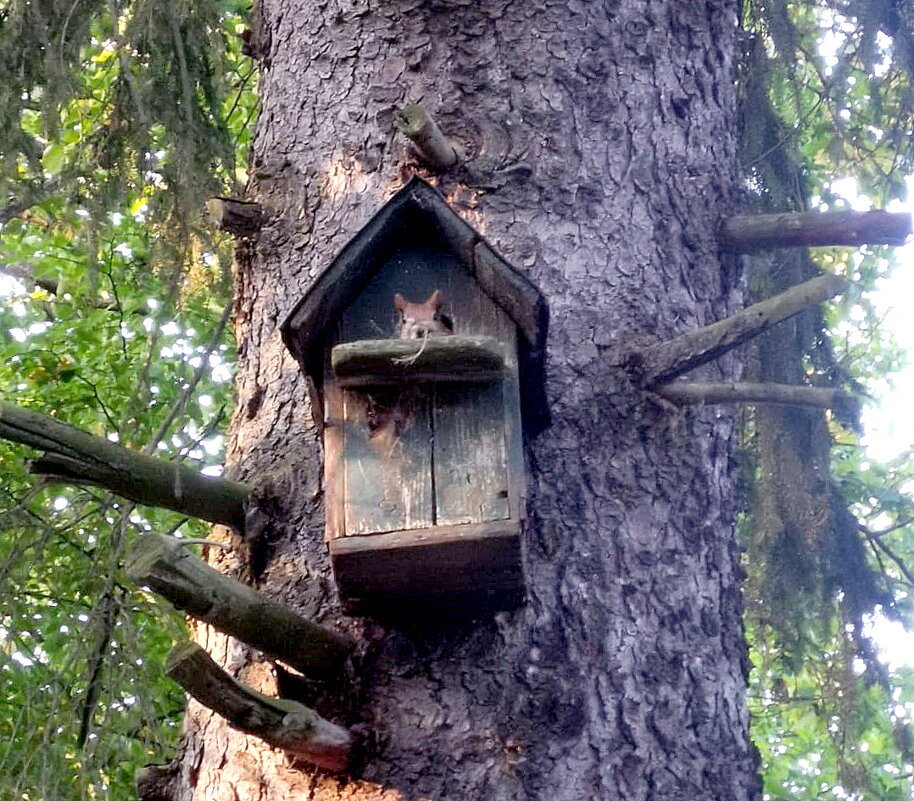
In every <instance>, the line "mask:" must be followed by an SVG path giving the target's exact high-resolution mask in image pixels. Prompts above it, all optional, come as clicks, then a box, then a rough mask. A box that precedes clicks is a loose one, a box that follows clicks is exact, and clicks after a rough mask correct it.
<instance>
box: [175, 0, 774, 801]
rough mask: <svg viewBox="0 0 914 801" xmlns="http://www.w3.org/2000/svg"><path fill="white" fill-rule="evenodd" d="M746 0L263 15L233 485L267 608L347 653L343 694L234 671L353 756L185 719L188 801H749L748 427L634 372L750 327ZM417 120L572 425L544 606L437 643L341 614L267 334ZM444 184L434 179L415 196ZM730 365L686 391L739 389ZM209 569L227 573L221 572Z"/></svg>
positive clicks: (402, 162) (295, 409)
mask: <svg viewBox="0 0 914 801" xmlns="http://www.w3.org/2000/svg"><path fill="white" fill-rule="evenodd" d="M737 6H738V4H737V3H736V2H735V0H724V1H723V2H715V3H708V2H704V0H702V2H698V1H697V0H604V1H603V2H583V1H582V0H570V1H568V0H562V1H561V2H552V0H528V2H523V3H516V2H508V1H507V0H449V1H448V2H440V1H438V0H391V1H390V2H385V3H369V2H368V0H347V2H342V1H341V0H331V1H330V2H327V3H308V2H305V1H304V0H261V2H260V7H259V16H260V20H261V23H260V30H259V31H255V36H256V37H257V39H258V48H257V52H259V53H260V54H262V60H261V66H262V69H263V76H262V81H261V96H262V113H261V116H260V120H259V123H258V127H257V135H256V140H255V145H254V149H253V161H252V164H251V167H250V171H251V175H252V176H253V181H252V191H251V196H250V198H249V199H250V200H252V201H256V202H258V203H260V204H261V205H262V206H263V208H264V210H265V214H266V216H267V222H266V224H265V226H264V227H263V228H262V229H261V230H260V232H259V234H258V235H257V236H256V237H255V238H254V239H253V240H252V241H251V242H250V244H246V245H243V246H242V248H243V250H241V251H240V252H239V257H240V258H239V266H238V274H237V305H236V320H235V325H236V335H237V341H238V353H239V366H238V404H237V408H236V413H235V418H234V421H233V425H232V438H231V447H230V454H229V461H230V467H231V471H230V472H231V475H232V476H233V478H235V479H237V480H240V481H244V482H246V483H247V484H249V485H252V486H256V487H258V489H257V490H256V492H258V493H259V497H260V503H261V508H263V509H266V510H267V516H268V517H269V519H270V520H269V525H266V526H259V527H258V531H259V532H260V535H259V537H258V538H257V539H256V540H254V541H251V543H250V545H251V557H252V560H251V562H250V563H249V564H248V565H242V566H240V567H239V569H242V570H248V569H249V568H252V573H253V578H254V579H255V580H256V581H257V583H258V585H259V586H260V588H261V589H262V590H263V591H264V592H266V593H268V594H270V595H272V596H275V597H277V598H280V599H281V600H283V601H284V602H285V603H287V604H289V605H291V606H292V607H293V608H295V609H296V610H297V611H299V612H301V613H302V614H303V615H306V616H308V617H311V618H313V619H316V620H318V621H320V622H321V623H323V624H324V625H329V626H331V627H335V628H337V629H338V630H341V631H345V632H347V633H348V634H350V635H353V636H355V637H356V638H357V639H358V640H359V642H360V651H359V655H358V657H357V658H356V659H355V660H354V667H353V669H352V673H351V675H350V676H349V677H348V680H347V681H345V682H341V683H340V684H339V685H337V686H330V687H320V686H317V685H310V684H306V683H305V682H303V681H301V680H297V679H295V678H293V677H291V676H290V675H289V674H288V673H286V672H285V671H284V670H282V669H280V670H279V672H278V673H276V672H275V670H274V668H272V667H270V666H269V665H268V664H267V663H265V662H262V661H260V660H259V658H258V657H256V656H255V655H252V654H250V653H249V652H248V651H247V650H246V649H244V648H243V647H241V646H235V645H233V644H232V643H230V642H226V641H225V640H224V639H222V638H217V637H216V636H215V635H213V634H212V633H210V632H208V631H206V630H201V631H198V632H197V635H198V639H201V640H202V641H203V644H204V645H206V646H208V647H209V649H210V651H211V653H213V655H214V657H215V658H216V659H217V661H219V662H220V663H221V664H223V665H225V666H227V668H228V669H229V670H230V671H231V672H232V673H233V675H236V676H238V677H239V678H240V679H242V680H244V681H245V682H246V683H248V684H250V685H252V686H254V687H255V688H256V689H259V690H260V691H262V692H267V693H270V692H272V693H276V692H282V694H284V695H285V696H286V697H290V698H294V699H295V700H298V701H300V702H302V703H304V704H306V705H307V706H309V707H311V708H313V709H315V710H316V711H317V712H318V713H319V714H320V715H322V716H323V717H325V718H327V719H329V720H331V721H333V722H335V723H339V724H341V725H344V726H347V727H350V728H351V729H352V730H353V731H354V732H356V734H357V735H359V736H360V737H361V749H362V752H361V753H362V756H361V760H360V764H357V765H356V766H355V768H354V770H353V777H354V778H353V779H351V780H349V781H348V782H344V781H343V780H341V779H340V778H339V777H333V776H330V775H325V774H322V773H317V774H315V773H314V771H313V770H312V769H309V768H307V767H301V766H296V765H294V764H292V763H290V762H289V761H288V759H287V757H286V756H285V755H284V754H282V753H281V752H278V751H274V750H272V749H270V748H269V747H267V746H265V745H263V744H262V743H259V742H258V741H256V740H255V739H252V738H249V737H247V736H245V735H242V734H239V733H237V732H234V731H233V730H231V729H229V728H227V726H226V725H225V724H224V722H223V721H221V720H219V719H217V718H214V717H213V716H212V714H211V713H210V712H208V711H206V710H203V709H202V708H201V707H199V706H197V705H196V704H194V703H191V705H190V707H189V711H188V715H187V719H186V724H185V737H184V746H183V751H182V762H181V770H180V771H179V773H180V777H179V781H178V782H177V785H176V787H175V790H176V792H175V798H176V799H177V801H191V799H193V801H202V800H203V799H216V800H218V801H222V800H223V799H225V800H226V801H227V800H228V799H236V798H244V799H254V798H256V799H258V800H259V801H289V799H292V798H295V799H299V798H300V799H306V798H308V799H321V800H322V801H334V800H336V799H353V800H354V801H368V799H372V800H373V801H374V800H375V799H385V800H389V801H394V800H395V799H417V798H420V797H421V798H428V799H433V801H457V799H461V800H463V799H467V800H468V801H477V800H478V801H482V800H483V799H485V800H486V801H501V800H502V799H504V800H507V799H530V801H532V800H533V799H543V798H547V797H548V798H550V799H552V801H581V799H591V798H592V799H620V801H629V799H652V800H653V801H659V800H660V799H689V801H701V800H702V799H705V800H706V801H720V799H727V800H728V801H748V800H749V799H755V798H757V797H758V793H759V789H758V780H757V776H756V760H755V756H754V751H753V749H752V747H751V746H750V744H749V740H748V733H747V729H748V714H747V711H746V704H745V685H746V671H747V659H746V648H745V642H744V637H743V630H742V623H741V596H740V589H739V579H740V571H739V567H738V553H737V547H736V543H735V538H734V521H735V512H736V509H735V487H734V475H733V470H734V459H733V448H734V445H735V436H734V420H733V418H732V415H731V414H730V412H729V411H726V410H721V409H716V408H708V409H705V408H697V409H694V410H693V409H684V410H681V411H679V412H671V411H670V410H669V408H668V404H664V403H662V402H661V403H657V402H656V401H655V400H652V399H651V397H649V396H645V395H644V394H642V393H641V392H640V391H638V390H637V389H636V385H635V383H634V382H632V381H630V380H629V377H628V375H627V373H626V369H627V362H626V359H625V354H626V352H627V351H628V350H629V349H630V347H629V346H632V347H633V346H635V345H637V346H638V347H639V348H646V347H648V346H650V345H651V344H654V343H659V342H660V341H663V340H666V339H670V338H673V337H675V336H677V335H679V334H682V333H684V332H685V331H688V330H690V329H693V328H696V327H699V326H702V325H706V324H708V323H711V322H713V321H715V320H718V319H721V318H723V317H725V316H727V315H729V314H732V313H733V312H734V311H736V310H737V309H738V308H739V307H740V306H741V304H742V295H741V293H740V290H739V275H738V272H739V271H738V261H737V260H736V257H722V256H721V255H720V254H719V252H718V248H717V245H716V232H717V229H718V227H719V225H720V222H721V220H722V219H723V218H724V217H726V216H730V215H732V214H734V213H735V212H736V211H738V209H737V208H736V206H735V198H736V194H737V188H738V182H737V176H738V173H737V162H736V159H735V153H734V133H735V131H734V127H735V121H736V111H735V93H734V90H733V61H734V57H735V46H736V37H737V32H738V31H737ZM410 102H421V103H422V104H423V106H424V107H425V108H426V109H427V111H428V112H429V113H430V114H431V115H432V116H434V118H435V119H436V121H437V122H438V123H439V125H440V126H441V128H442V130H443V131H444V133H445V135H446V136H448V137H450V138H451V139H453V140H454V141H455V142H457V144H458V145H459V146H461V147H462V149H463V150H464V151H465V153H466V166H465V167H464V166H460V167H458V168H456V170H453V171H452V172H451V173H447V174H445V175H443V176H439V177H438V178H437V183H438V185H439V187H440V188H441V189H442V191H443V192H444V194H445V195H446V196H447V198H448V199H449V202H451V204H452V205H453V206H454V208H455V209H457V210H458V212H460V213H462V214H463V215H464V216H465V218H466V219H467V220H468V221H469V222H470V223H471V224H472V225H474V226H475V227H476V228H478V229H479V230H480V231H481V232H482V233H483V234H484V235H485V236H486V237H487V239H488V240H489V241H490V242H491V244H492V245H493V246H494V247H495V248H496V250H498V251H500V252H501V253H502V254H503V255H504V257H505V258H506V259H508V260H509V261H511V262H512V263H513V264H514V265H515V266H516V267H517V268H518V269H520V270H523V271H525V272H526V274H527V275H528V276H529V277H530V278H531V280H533V281H534V282H535V283H536V284H537V285H538V286H539V287H540V288H541V290H542V291H543V293H544V294H545V296H546V297H547V298H548V300H549V303H550V307H551V312H550V317H551V322H550V335H549V340H548V356H547V376H548V381H547V395H548V402H549V404H550V408H551V412H552V421H553V422H552V425H551V427H550V428H549V429H547V430H546V431H545V432H544V433H542V434H540V435H539V436H538V437H537V438H536V439H535V440H534V441H532V442H530V443H528V449H527V459H528V467H529V484H528V494H529V499H528V522H527V525H526V530H525V531H524V547H525V554H524V561H525V563H524V569H525V573H526V576H527V582H528V595H527V599H526V603H525V605H524V606H523V607H522V608H520V609H519V610H517V611H514V612H502V613H499V614H496V615H494V616H490V617H485V618H482V619H476V620H471V621H464V622H459V623H455V622H449V623H446V624H445V623H442V624H440V625H428V624H424V625H423V627H420V626H418V625H416V626H410V625H407V624H403V625H401V626H393V625H390V624H381V623H379V622H376V621H372V620H370V619H352V618H345V617H343V616H341V615H340V614H339V612H338V605H337V601H336V597H335V593H334V589H333V584H332V578H331V575H330V571H329V563H328V559H327V556H326V546H325V544H324V542H323V509H322V487H321V446H320V437H319V434H318V432H317V431H316V429H315V426H314V424H313V422H312V416H311V413H310V411H309V408H308V393H307V391H306V386H305V382H304V380H303V378H302V376H301V374H300V372H299V369H298V367H297V365H296V364H295V362H294V361H293V359H292V357H291V356H290V355H289V354H288V353H287V352H285V351H284V349H283V346H282V343H281V341H280V336H279V331H278V326H279V324H280V323H281V322H282V320H283V318H284V316H285V315H286V314H287V313H288V312H289V310H290V309H291V308H292V307H293V306H294V305H295V303H296V301H297V300H298V299H299V298H300V297H301V295H302V293H303V292H304V291H305V290H306V289H307V287H308V286H309V285H310V283H311V282H312V281H313V280H314V278H315V276H317V275H318V274H319V273H320V271H321V270H323V269H324V268H325V267H326V266H327V265H328V264H329V262H330V260H331V259H332V258H333V256H334V255H335V254H336V253H337V252H338V251H339V250H340V249H341V248H342V247H343V245H344V244H345V243H346V242H347V240H348V239H349V238H350V237H351V236H353V235H354V234H355V233H356V232H357V231H358V230H359V228H360V227H361V226H362V225H364V224H365V223H366V222H367V221H368V219H369V218H370V217H371V215H373V214H374V213H375V212H376V211H377V210H378V208H379V207H380V206H381V205H382V204H383V202H384V201H385V200H386V199H387V198H388V197H390V195H391V194H392V193H393V192H394V191H396V190H397V189H398V188H399V187H400V186H401V185H402V184H403V182H404V180H405V177H408V175H409V174H410V172H411V171H413V170H417V171H420V172H421V171H422V169H423V168H422V167H421V165H419V164H418V163H417V162H415V161H411V158H412V157H411V156H410V155H409V143H408V142H407V141H406V140H405V139H404V138H403V137H402V136H401V135H400V134H398V132H397V130H396V128H395V125H394V122H395V118H396V115H397V112H398V109H400V108H402V107H403V106H404V105H405V104H407V103H410ZM422 174H424V175H426V177H428V178H430V179H431V176H430V174H428V173H422ZM737 373H738V363H737V360H736V357H734V356H732V355H729V356H727V357H725V358H724V359H722V360H721V363H719V364H712V365H710V366H705V367H703V368H702V369H701V370H700V371H697V373H696V374H694V375H693V376H690V377H694V378H700V379H703V380H706V381H725V380H730V381H732V380H733V379H734V378H736V377H737ZM216 558H217V559H225V558H226V557H224V556H223V555H220V554H217V555H216Z"/></svg>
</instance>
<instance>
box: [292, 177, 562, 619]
mask: <svg viewBox="0 0 914 801" xmlns="http://www.w3.org/2000/svg"><path fill="white" fill-rule="evenodd" d="M398 295H399V296H400V297H399V299H398V300H397V305H396V306H395V298H396V297H397V296H398ZM407 302H409V303H407ZM398 307H399V308H398ZM448 326H450V328H449V327H448ZM545 326H546V307H545V303H544V301H543V298H542V296H541V295H540V293H539V292H538V290H537V289H536V288H535V287H534V286H533V285H532V284H531V283H530V282H529V281H528V280H527V279H526V278H525V277H524V276H523V275H521V274H520V273H518V272H517V271H516V270H515V269H514V268H513V267H511V266H510V265H509V264H508V263H507V262H505V261H504V260H503V259H502V258H501V257H500V256H499V255H498V254H497V253H495V251H494V250H493V249H492V248H491V247H490V246H489V245H488V244H487V243H486V242H485V241H484V240H483V239H482V238H481V237H480V236H479V234H478V233H477V232H476V231H474V230H473V229H472V228H471V227H470V226H469V225H467V224H466V223H465V222H463V220H461V219H460V217H458V216H457V214H455V213H454V211H453V210H452V209H451V208H450V207H449V206H448V204H447V203H446V202H445V200H444V198H443V197H442V196H441V195H440V194H439V193H438V192H437V191H436V190H435V189H433V188H432V187H431V186H429V185H428V184H427V183H425V182H424V181H422V180H420V179H418V178H414V179H413V180H412V181H410V182H409V183H408V184H407V185H406V186H405V187H404V188H403V189H402V190H400V191H399V192H398V193H397V194H396V195H395V196H394V197H393V198H392V199H391V200H390V201H389V202H388V203H387V204H386V205H385V206H384V207H383V208H382V209H381V210H380V211H379V212H378V214H376V215H375V217H374V218H372V220H371V221H370V222H369V223H368V224H367V225H366V226H365V227H364V228H363V229H362V230H361V231H360V232H359V233H358V234H357V235H356V236H355V238H353V239H352V240H351V241H350V242H349V244H348V245H346V247H345V248H344V249H343V251H342V252H341V253H340V254H339V256H337V258H336V259H335V260H334V261H333V263H332V264H331V265H330V267H329V268H328V269H327V270H326V272H324V273H323V275H321V277H320V278H318V280H317V281H316V283H315V284H314V286H313V287H312V288H311V289H310V291H309V292H308V293H307V294H306V295H305V296H304V297H303V298H302V300H301V301H300V302H299V303H298V305H297V306H296V308H295V309H294V311H293V312H292V313H291V315H290V316H289V317H288V319H287V320H286V322H285V323H284V324H283V326H282V334H283V339H284V341H285V343H286V345H287V346H288V348H289V349H290V351H291V352H292V353H293V354H294V355H295V357H296V358H297V359H298V361H299V363H300V364H301V366H302V369H303V370H304V371H305V372H306V373H307V374H308V376H309V377H310V379H311V381H312V383H313V388H314V391H313V392H312V399H313V405H314V407H315V409H317V410H320V411H321V412H322V418H323V419H322V422H323V426H324V452H325V468H324V475H325V484H326V492H325V498H326V519H327V540H328V543H329V549H330V556H331V560H332V563H333V570H334V575H335V577H336V582H337V586H338V588H339V592H340V597H341V600H342V603H343V606H344V608H345V609H346V611H348V612H350V613H358V614H372V615H375V614H378V615H381V614H384V615H389V614H391V613H393V614H399V615H401V616H402V615H404V614H407V615H416V614H421V613H423V612H429V613H432V614H436V615H437V614H441V613H445V614H463V613H475V612H479V611H486V610H492V609H504V608H511V607H513V606H516V605H517V604H518V603H519V602H520V601H521V599H522V598H523V589H524V578H523V570H522V566H521V550H520V530H521V521H522V519H523V516H524V495H525V478H524V457H523V446H522V436H523V435H522V425H523V423H522V420H526V421H527V425H528V431H529V427H530V426H531V425H533V426H534V427H536V426H538V425H541V424H542V422H543V420H544V418H543V416H542V409H543V408H544V404H542V403H541V400H540V397H541V387H542V343H543V339H544V336H545ZM522 387H523V394H524V396H525V401H527V400H528V399H530V400H532V401H533V404H532V406H533V407H536V408H531V409H530V410H528V409H526V408H525V410H524V415H523V417H522V413H521V401H520V396H521V394H522V393H521V388H522ZM528 411H529V412H530V413H528ZM537 413H538V414H539V415H540V416H539V417H537ZM531 421H532V422H531Z"/></svg>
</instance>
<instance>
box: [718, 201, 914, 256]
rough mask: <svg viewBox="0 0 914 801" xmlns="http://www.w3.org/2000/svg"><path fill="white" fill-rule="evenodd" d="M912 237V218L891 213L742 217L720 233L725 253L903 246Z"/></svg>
mask: <svg viewBox="0 0 914 801" xmlns="http://www.w3.org/2000/svg"><path fill="white" fill-rule="evenodd" d="M910 234H911V215H910V214H908V213H906V212H905V213H902V212H888V211H828V212H817V211H812V212H805V213H802V214H755V215H749V214H747V215H739V216H736V217H731V218H730V219H728V220H726V221H725V222H724V224H723V226H722V227H721V231H720V246H721V249H722V250H727V251H731V252H737V253H749V252H751V251H754V250H764V249H765V248H792V247H807V248H808V247H816V246H828V245H847V246H850V247H860V245H902V244H904V241H905V239H907V237H908V236H910Z"/></svg>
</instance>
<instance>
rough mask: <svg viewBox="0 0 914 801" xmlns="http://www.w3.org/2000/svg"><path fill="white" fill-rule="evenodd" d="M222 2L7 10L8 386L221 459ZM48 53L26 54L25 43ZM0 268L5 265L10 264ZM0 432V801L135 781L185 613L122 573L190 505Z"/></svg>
mask: <svg viewBox="0 0 914 801" xmlns="http://www.w3.org/2000/svg"><path fill="white" fill-rule="evenodd" d="M240 11H241V9H240V7H239V4H238V3H233V2H221V3H220V2H193V3H191V2H176V3H168V4H161V3H156V2H143V1H138V2H107V3H99V2H87V3H82V4H76V5H74V4H73V3H69V2H68V3H60V2H57V1H56V0H40V1H39V2H34V0H33V1H32V2H28V3H25V2H11V3H5V4H2V8H0V97H2V99H3V102H2V104H0V141H3V143H4V145H3V148H4V157H5V158H4V161H3V163H2V166H0V189H2V195H0V204H2V202H3V201H4V200H7V199H8V202H7V203H6V205H5V206H0V224H2V231H0V273H3V274H5V275H6V276H11V277H12V278H15V279H16V281H13V280H12V278H11V279H8V280H6V281H4V282H3V284H2V286H0V289H2V292H0V387H2V388H3V395H4V399H6V400H9V401H13V402H15V403H18V404H20V405H24V406H29V407H32V408H35V409H36V410H38V411H42V412H44V413H52V414H55V415H58V416H59V417H60V418H61V419H62V420H64V421H66V422H68V423H72V424H75V425H78V426H80V427H82V428H84V429H86V430H88V431H90V432H92V433H94V434H96V435H99V436H107V437H109V438H113V439H116V440H118V441H119V442H121V443H122V444H125V445H127V446H130V447H134V448H138V449H143V450H146V451H147V452H154V453H155V454H156V455H158V456H160V457H162V458H167V459H174V460H182V461H188V462H190V463H191V464H193V465H195V466H197V467H199V468H206V467H210V468H217V467H218V465H219V464H220V462H221V457H222V437H221V436H220V434H219V432H220V431H221V429H222V428H223V426H224V425H225V423H226V420H227V415H228V409H229V404H230V379H231V356H230V354H231V351H230V346H231V342H230V336H229V333H228V327H227V326H226V323H227V321H228V313H229V309H230V294H231V287H230V280H231V279H230V272H231V270H230V264H231V252H230V248H231V243H230V242H228V241H224V240H222V239H215V240H214V239H213V238H212V237H211V235H210V234H208V233H207V232H206V231H205V230H204V229H203V228H201V227H200V225H199V211H200V209H201V208H202V201H203V199H204V198H205V197H208V196H209V195H210V194H212V193H218V192H231V191H233V190H236V189H237V187H238V184H239V182H243V180H244V177H245V176H244V172H243V169H241V168H240V167H239V166H238V165H240V164H241V163H243V153H244V151H245V149H246V147H247V146H248V143H249V141H250V133H249V127H248V126H249V122H250V118H251V115H252V113H253V110H254V107H255V103H256V98H255V96H254V81H253V79H252V67H251V65H250V64H249V63H248V62H247V60H246V59H245V58H244V57H243V56H242V54H241V42H240V40H239V39H238V37H237V36H236V35H235V34H236V29H238V27H239V26H240V25H241V24H242V18H241V16H240ZM36 54H38V57H36ZM0 278H2V276H0ZM33 455H34V454H33V453H26V452H25V449H23V448H20V447H18V446H14V445H11V444H9V443H6V442H0V471H2V474H3V482H2V489H0V519H2V528H3V537H0V675H2V681H0V743H2V744H3V745H2V746H0V798H4V799H5V798H9V799H26V798H28V799H40V798H47V799H50V798H54V799H64V800H66V799H88V798H101V797H109V796H110V797H112V798H130V797H133V795H134V794H135V790H134V787H133V781H134V772H135V770H136V768H137V767H138V766H141V765H143V764H144V763H148V762H155V761H157V760H161V759H162V758H163V757H164V756H165V755H167V754H168V753H169V752H170V751H171V750H172V749H173V747H174V745H175V743H176V739H177V733H178V725H179V717H180V712H181V707H182V693H181V691H180V688H178V687H177V686H176V685H174V684H172V683H171V682H169V681H167V680H166V679H165V678H164V674H163V669H162V666H163V663H164V656H165V652H166V651H167V650H168V648H169V647H170V645H171V643H172V640H173V638H174V637H175V636H177V635H178V634H179V632H180V630H181V628H182V622H181V620H180V618H179V616H177V615H176V614H175V613H174V612H173V611H170V610H168V609H166V608H164V607H163V606H161V605H159V604H157V602H156V600H155V599H154V598H153V597H148V598H143V597H142V596H140V595H139V594H138V593H137V592H136V591H135V589H134V588H132V587H130V586H129V585H128V583H127V581H126V579H125V578H124V576H123V575H122V571H121V564H122V561H123V555H124V552H125V549H126V548H127V547H128V545H129V543H130V541H131V540H132V539H133V538H134V537H135V536H136V535H137V534H138V533H140V532H143V531H148V530H155V531H158V532H163V533H166V532H171V531H174V532H178V533H180V534H185V535H188V536H197V537H203V536H206V528H205V526H204V525H203V524H201V523H199V522H198V521H187V520H183V519H181V518H180V517H179V516H178V515H176V514H174V513H172V512H167V511H164V510H160V509H149V508H139V507H137V506H136V505H134V504H131V503H129V502H126V501H124V500H122V499H119V498H116V497H113V496H111V495H109V494H107V493H105V492H102V491H100V490H95V489H78V488H71V487H61V486H54V485H42V484H35V482H34V480H31V479H29V478H28V477H27V476H26V475H25V473H24V471H23V464H24V460H25V459H26V458H28V457H30V456H33Z"/></svg>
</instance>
